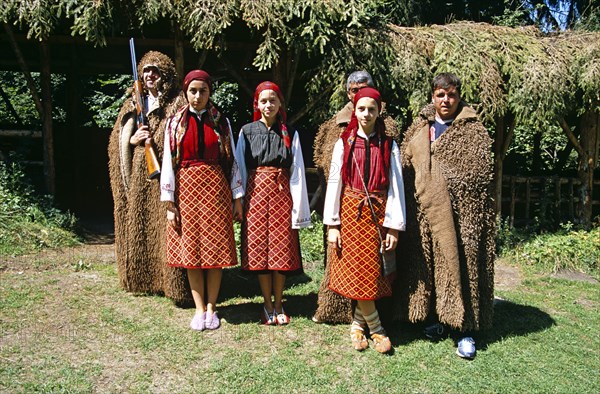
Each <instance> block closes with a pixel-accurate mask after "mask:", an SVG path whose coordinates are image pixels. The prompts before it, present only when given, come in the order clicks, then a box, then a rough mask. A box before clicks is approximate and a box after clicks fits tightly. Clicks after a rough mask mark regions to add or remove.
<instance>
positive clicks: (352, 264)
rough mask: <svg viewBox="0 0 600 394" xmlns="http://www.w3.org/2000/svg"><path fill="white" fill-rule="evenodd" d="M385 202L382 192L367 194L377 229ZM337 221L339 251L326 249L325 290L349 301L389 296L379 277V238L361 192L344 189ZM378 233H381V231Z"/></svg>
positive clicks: (387, 282) (387, 287) (382, 279)
mask: <svg viewBox="0 0 600 394" xmlns="http://www.w3.org/2000/svg"><path fill="white" fill-rule="evenodd" d="M386 200H387V194H386V193H377V194H375V193H373V194H371V202H372V203H373V208H374V210H375V214H376V215H377V218H378V220H379V226H381V225H382V223H383V219H384V216H385V203H386ZM340 220H341V227H340V234H341V237H342V248H341V250H340V249H336V248H333V247H329V249H328V261H329V264H331V268H330V270H331V271H330V279H329V288H330V289H331V290H333V291H335V292H336V293H339V294H341V295H343V296H345V297H348V298H351V299H353V300H377V299H379V298H381V297H389V296H391V295H392V287H391V284H390V282H389V281H388V280H387V279H385V278H384V277H383V276H382V275H381V257H380V256H379V244H380V241H379V235H378V234H377V228H376V227H375V225H374V224H373V219H372V215H371V210H370V208H369V204H368V203H367V201H366V193H365V192H362V191H359V190H353V189H350V188H349V187H346V188H345V189H344V191H343V192H342V202H341V206H340ZM382 230H383V229H382ZM382 234H385V231H384V230H383V231H382Z"/></svg>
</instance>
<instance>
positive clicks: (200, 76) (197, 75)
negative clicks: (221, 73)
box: [183, 70, 212, 93]
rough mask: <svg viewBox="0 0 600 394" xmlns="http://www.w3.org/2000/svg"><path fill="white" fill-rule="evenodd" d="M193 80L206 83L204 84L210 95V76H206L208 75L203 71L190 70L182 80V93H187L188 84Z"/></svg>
mask: <svg viewBox="0 0 600 394" xmlns="http://www.w3.org/2000/svg"><path fill="white" fill-rule="evenodd" d="M194 80H198V81H204V82H206V84H207V85H208V89H209V90H210V92H211V93H212V80H211V79H210V75H208V73H207V72H206V71H204V70H192V71H190V72H189V73H187V75H186V76H185V78H183V91H184V92H187V90H188V87H189V86H190V83H192V81H194Z"/></svg>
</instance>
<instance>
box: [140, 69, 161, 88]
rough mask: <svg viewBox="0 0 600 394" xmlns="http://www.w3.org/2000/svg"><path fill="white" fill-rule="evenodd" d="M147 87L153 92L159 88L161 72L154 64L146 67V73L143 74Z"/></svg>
mask: <svg viewBox="0 0 600 394" xmlns="http://www.w3.org/2000/svg"><path fill="white" fill-rule="evenodd" d="M142 78H143V81H144V84H145V85H146V88H148V90H150V91H151V92H156V91H157V90H158V81H160V72H159V71H158V68H156V67H154V66H149V67H144V75H143V76H142Z"/></svg>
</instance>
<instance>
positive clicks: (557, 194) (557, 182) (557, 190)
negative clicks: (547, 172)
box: [554, 176, 562, 225]
mask: <svg viewBox="0 0 600 394" xmlns="http://www.w3.org/2000/svg"><path fill="white" fill-rule="evenodd" d="M560 182H561V179H560V178H559V177H558V176H556V177H554V206H555V209H556V212H555V215H556V224H557V225H558V224H560V221H561V217H560V205H561V203H562V199H561V193H560Z"/></svg>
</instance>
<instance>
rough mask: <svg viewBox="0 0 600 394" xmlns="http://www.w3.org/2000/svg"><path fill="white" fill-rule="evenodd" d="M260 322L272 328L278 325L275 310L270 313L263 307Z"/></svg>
mask: <svg viewBox="0 0 600 394" xmlns="http://www.w3.org/2000/svg"><path fill="white" fill-rule="evenodd" d="M260 321H261V322H262V324H264V325H266V326H272V325H275V324H277V318H276V317H275V310H273V312H271V313H269V312H268V311H267V308H266V307H264V306H263V311H262V313H261V314H260Z"/></svg>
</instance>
